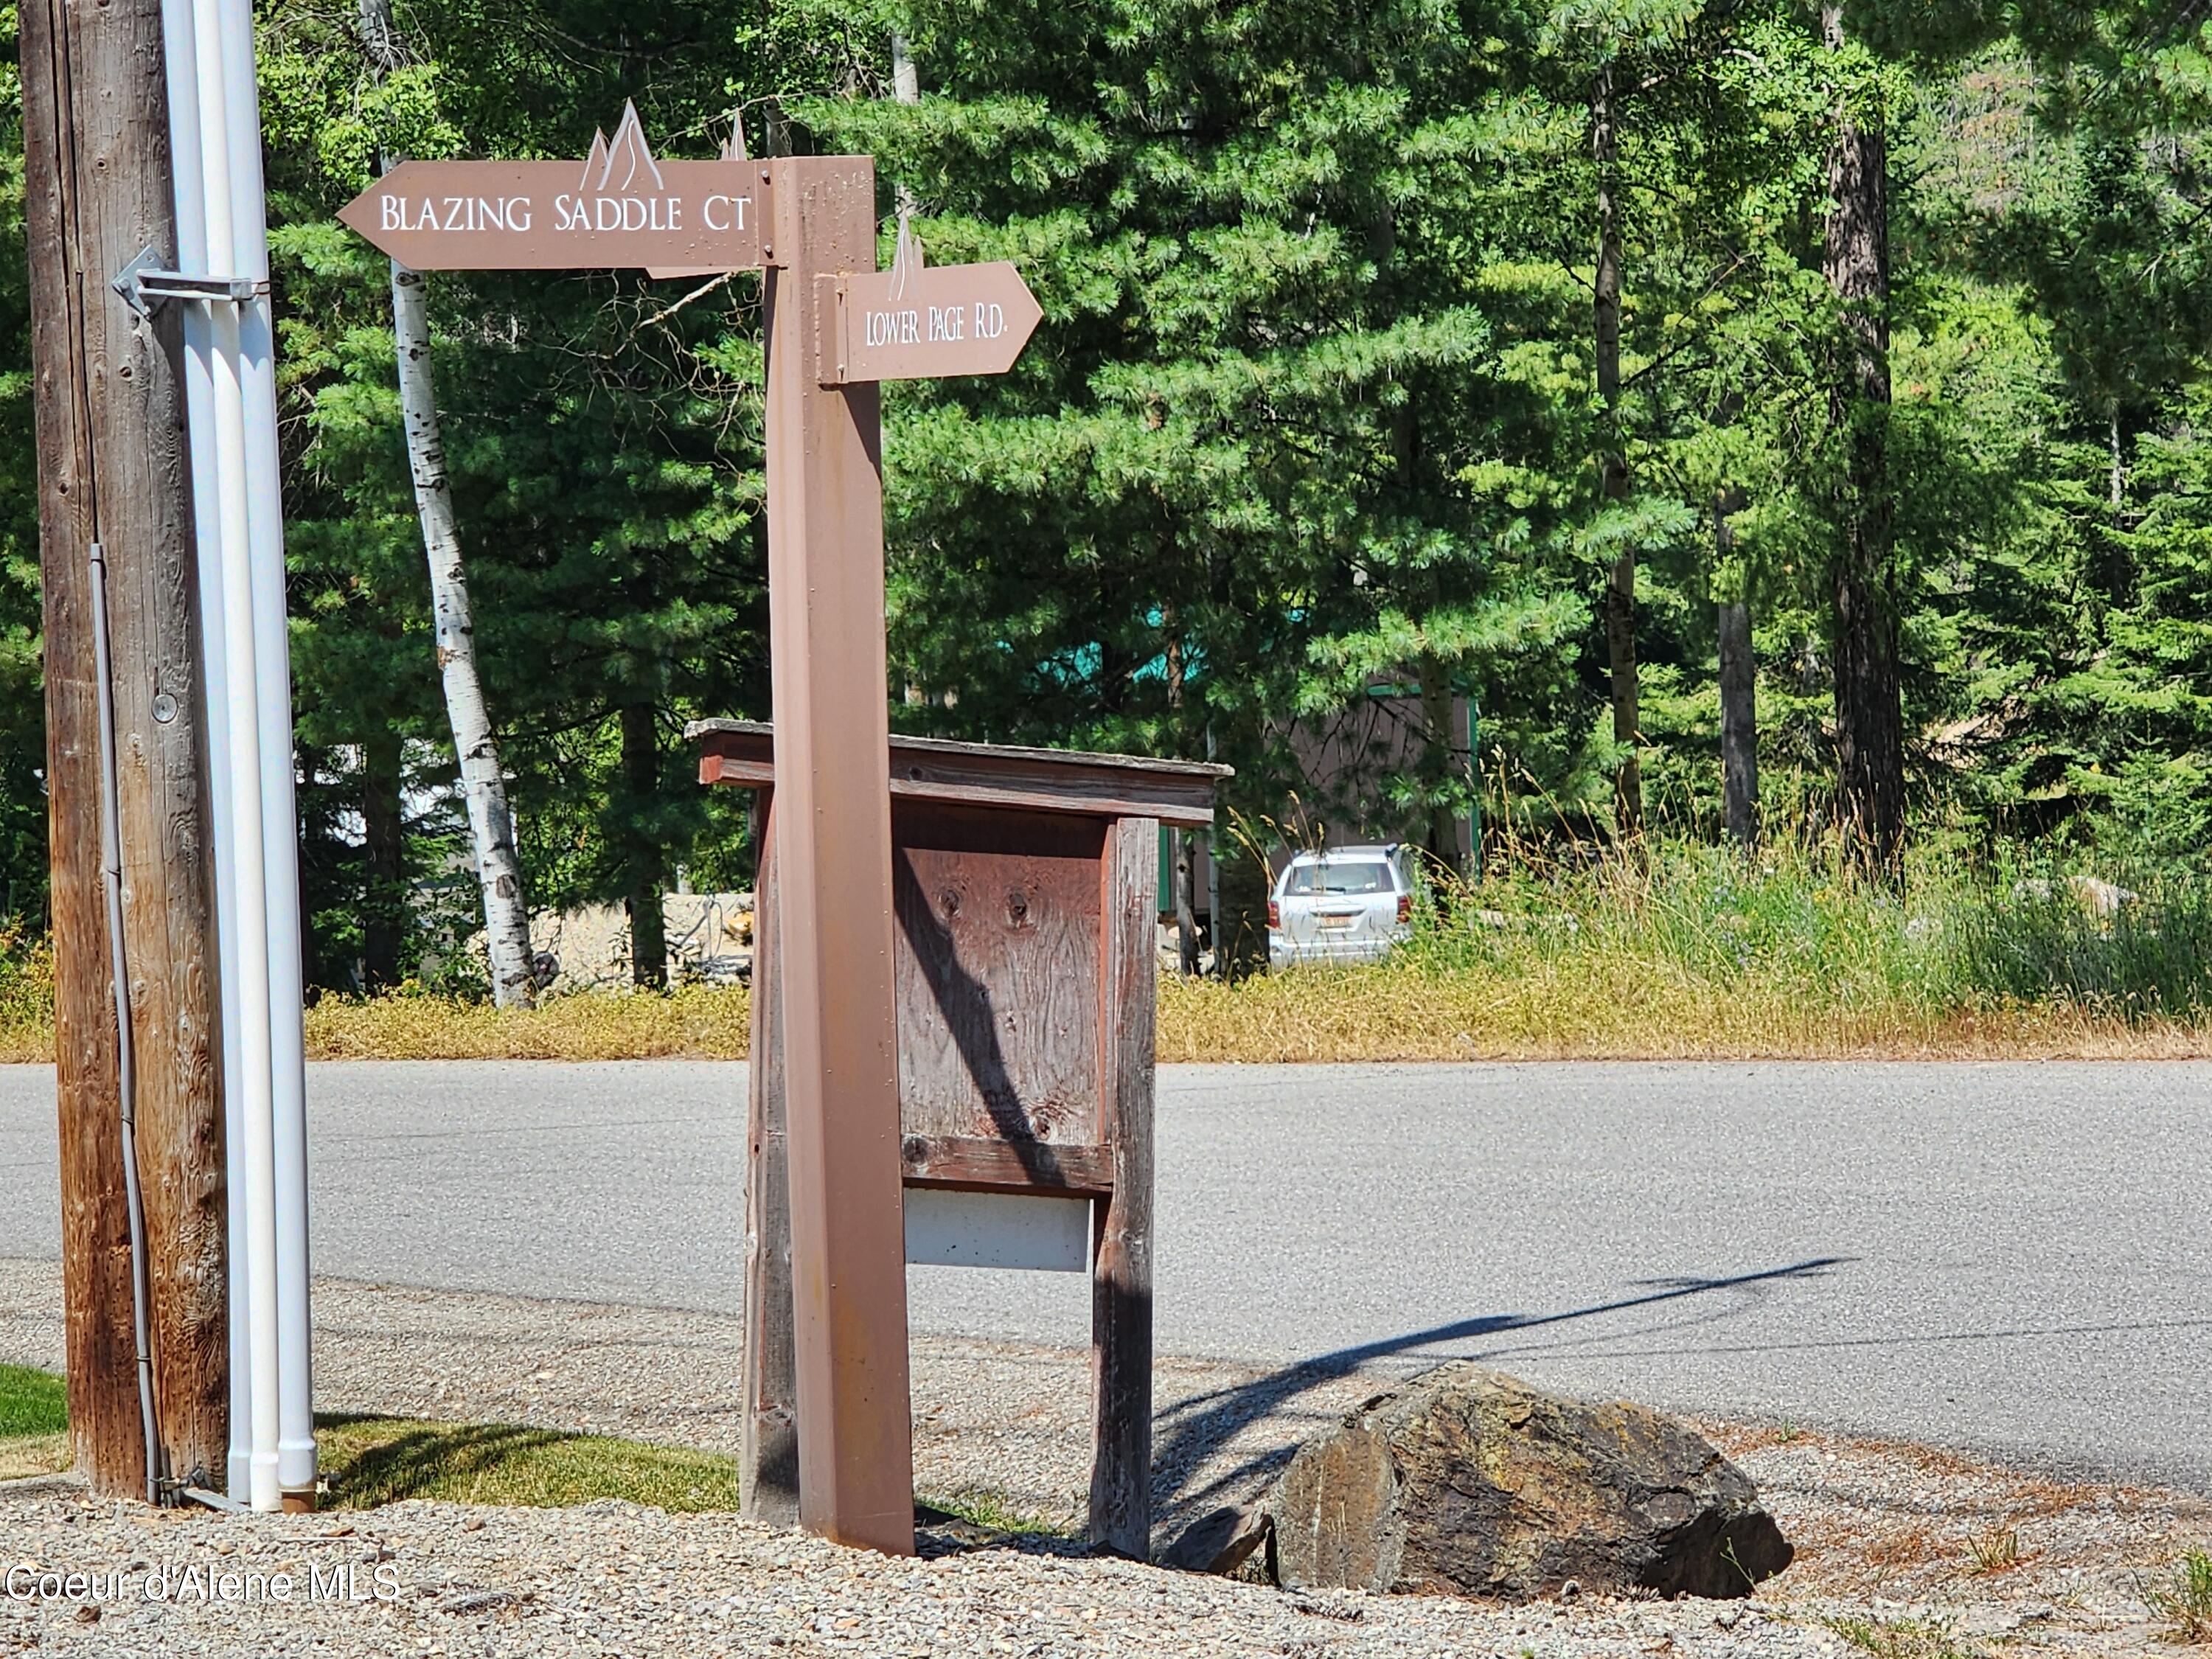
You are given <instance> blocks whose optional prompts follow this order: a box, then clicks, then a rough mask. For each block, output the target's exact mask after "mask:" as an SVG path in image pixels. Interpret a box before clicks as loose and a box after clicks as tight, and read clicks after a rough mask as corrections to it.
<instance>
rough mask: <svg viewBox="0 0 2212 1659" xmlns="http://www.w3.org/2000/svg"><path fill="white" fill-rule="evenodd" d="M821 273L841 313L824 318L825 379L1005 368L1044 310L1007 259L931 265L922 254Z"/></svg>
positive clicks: (837, 381)
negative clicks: (848, 271) (881, 265)
mask: <svg viewBox="0 0 2212 1659" xmlns="http://www.w3.org/2000/svg"><path fill="white" fill-rule="evenodd" d="M820 280H821V283H822V285H823V287H825V288H826V287H828V286H829V284H830V283H833V282H834V283H835V284H836V298H835V301H834V304H835V307H836V316H835V319H834V321H833V319H829V318H824V319H823V321H824V322H825V324H829V326H828V327H826V328H825V329H824V337H823V341H822V345H823V354H822V355H823V362H822V383H823V385H824V386H847V385H850V384H851V383H853V382H854V381H856V380H928V379H931V378H933V377H934V376H937V375H939V374H1005V373H1006V371H1007V370H1008V369H1010V368H1012V367H1013V366H1014V359H1015V358H1017V357H1018V356H1021V355H1022V348H1023V347H1024V345H1027V344H1028V343H1029V338H1030V335H1031V334H1032V333H1033V332H1035V331H1036V325H1037V322H1038V319H1041V318H1042V316H1043V315H1044V313H1043V312H1042V310H1041V309H1039V308H1038V306H1037V302H1036V296H1035V295H1032V294H1031V293H1030V290H1029V287H1028V284H1026V283H1024V282H1023V281H1022V276H1021V273H1020V272H1019V271H1018V270H1015V269H1014V268H1013V266H1012V265H1011V264H1007V263H1006V262H1005V261H1004V260H1000V261H999V262H997V263H995V264H987V265H929V266H927V267H925V266H923V265H922V264H921V259H920V258H918V257H917V258H914V259H912V260H910V261H905V260H902V261H901V262H900V263H898V264H894V265H893V266H892V267H891V269H890V270H874V271H866V272H855V273H854V274H853V275H851V276H839V277H835V278H830V277H823V278H822V279H820Z"/></svg>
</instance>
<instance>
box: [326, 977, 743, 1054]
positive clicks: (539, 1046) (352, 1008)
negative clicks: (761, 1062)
mask: <svg viewBox="0 0 2212 1659" xmlns="http://www.w3.org/2000/svg"><path fill="white" fill-rule="evenodd" d="M751 1006H752V1002H751V998H750V996H749V995H748V994H747V993H746V992H745V990H744V987H741V986H731V987H710V986H691V987H684V988H683V989H680V990H676V991H671V992H669V993H668V994H665V995H655V994H633V995H627V996H623V995H612V994H608V995H578V996H566V997H555V998H552V999H551V1000H549V1001H547V1002H546V1003H545V1004H544V1006H542V1007H538V1008H533V1009H529V1010H514V1011H504V1012H503V1011H501V1010H500V1009H496V1008H494V1007H492V1006H489V1004H485V1003H477V1002H464V1001H461V1000H458V999H454V998H447V997H434V996H393V997H378V998H358V997H325V998H324V999H323V1000H321V1001H319V1002H318V1003H317V1004H316V1005H315V1006H313V1008H310V1009H309V1010H308V1011H307V1053H308V1054H309V1056H310V1057H311V1058H313V1059H316V1060H672V1059H684V1060H743V1059H744V1057H745V1054H746V1052H747V1048H748V1036H749V1032H750V1024H749V1022H750V1018H751Z"/></svg>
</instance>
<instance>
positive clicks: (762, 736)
mask: <svg viewBox="0 0 2212 1659" xmlns="http://www.w3.org/2000/svg"><path fill="white" fill-rule="evenodd" d="M684 733H685V735H686V736H687V737H690V738H693V739H695V740H696V741H697V742H698V744H699V745H700V751H699V781H700V782H702V783H708V784H714V783H734V784H741V785H754V786H760V785H765V784H768V783H771V782H773V781H775V766H774V759H773V757H772V755H771V753H770V749H771V745H772V740H773V731H772V728H771V727H769V726H766V725H763V724H762V723H760V722H758V721H756V720H695V721H693V722H692V723H691V724H690V726H686V727H685V728H684ZM1231 772H1232V769H1231V768H1230V767H1226V766H1219V765H1216V764H1214V763H1212V762H1208V761H1164V760H1153V759H1151V758H1149V757H1145V756H1141V755H1104V754H1096V753H1092V752H1091V751H1089V750H1064V749H1022V748H1010V747H1003V746H1001V745H999V744H980V743H955V742H953V741H951V740H950V739H948V738H909V737H901V736H896V735H894V736H893V737H892V738H891V739H890V788H891V794H892V796H893V798H894V799H898V798H904V799H914V800H935V801H947V802H953V803H960V804H965V805H995V806H1005V807H1011V808H1014V809H1016V810H1025V811H1039V812H1073V813H1078V814H1080V815H1083V816H1085V817H1152V818H1154V819H1157V820H1158V821H1159V822H1161V823H1175V824H1182V825H1186V826H1195V827H1204V826H1206V825H1208V824H1211V823H1212V822H1213V787H1214V783H1215V781H1216V780H1217V779H1219V778H1224V777H1227V776H1230V775H1231Z"/></svg>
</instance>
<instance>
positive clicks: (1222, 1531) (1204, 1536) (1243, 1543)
mask: <svg viewBox="0 0 2212 1659" xmlns="http://www.w3.org/2000/svg"><path fill="white" fill-rule="evenodd" d="M1273 1524H1274V1523H1273V1522H1272V1521H1271V1520H1270V1519H1269V1518H1268V1516H1267V1510H1264V1509H1261V1508H1260V1507H1258V1506H1257V1505H1254V1506H1252V1507H1249V1508H1246V1509H1239V1508H1237V1506H1236V1505H1235V1504H1225V1505H1223V1506H1222V1507H1221V1508H1220V1509H1218V1510H1210V1511H1208V1512H1207V1513H1206V1514H1205V1515H1201V1516H1199V1517H1198V1519H1197V1520H1195V1521H1194V1522H1191V1523H1190V1525H1188V1527H1185V1528H1183V1529H1182V1533H1181V1534H1179V1535H1178V1536H1177V1537H1176V1541H1175V1542H1174V1543H1172V1544H1170V1545H1169V1546H1168V1547H1167V1548H1166V1550H1165V1551H1164V1552H1163V1553H1161V1556H1160V1565H1162V1566H1164V1567H1175V1568H1177V1569H1179V1570H1180V1571H1184V1572H1215V1573H1221V1574H1225V1575H1226V1574H1228V1573H1232V1572H1234V1571H1237V1568H1239V1567H1241V1566H1243V1565H1244V1563H1245V1562H1246V1561H1248V1560H1249V1559H1251V1557H1252V1553H1253V1552H1254V1551H1255V1550H1257V1549H1258V1548H1259V1547H1260V1546H1261V1545H1262V1544H1264V1543H1266V1542H1267V1534H1269V1532H1271V1531H1272V1530H1273Z"/></svg>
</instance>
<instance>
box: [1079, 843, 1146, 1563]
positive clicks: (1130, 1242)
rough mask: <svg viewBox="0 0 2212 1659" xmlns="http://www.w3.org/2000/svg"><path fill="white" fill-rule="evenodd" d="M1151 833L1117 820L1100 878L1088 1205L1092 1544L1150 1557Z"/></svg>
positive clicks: (1137, 1556)
mask: <svg viewBox="0 0 2212 1659" xmlns="http://www.w3.org/2000/svg"><path fill="white" fill-rule="evenodd" d="M1158 856H1159V826H1158V823H1156V822H1154V821H1153V820H1152V819H1150V818H1123V819H1121V820H1120V821H1119V822H1118V823H1115V825H1114V827H1113V833H1112V836H1111V838H1110V840H1109V843H1108V846H1107V848H1106V856H1105V859H1104V860H1103V868H1102V869H1101V871H1100V872H1099V874H1100V878H1101V887H1102V889H1103V904H1104V908H1105V915H1106V936H1105V939H1104V943H1103V951H1102V956H1103V975H1102V977H1103V981H1104V985H1105V995H1104V999H1103V1006H1102V1009H1101V1013H1100V1024H1101V1035H1100V1042H1099V1055H1100V1064H1099V1092H1100V1096H1101V1097H1102V1098H1103V1101H1104V1102H1105V1109H1106V1121H1105V1123H1104V1124H1103V1126H1102V1127H1103V1133H1104V1138H1105V1139H1107V1140H1109V1142H1110V1143H1111V1144H1112V1146H1113V1149H1114V1193H1113V1196H1112V1197H1111V1198H1109V1199H1107V1200H1103V1201H1100V1202H1097V1203H1096V1204H1094V1205H1093V1206H1092V1210H1093V1212H1094V1214H1095V1216H1096V1224H1095V1225H1096V1226H1097V1247H1096V1249H1093V1251H1092V1252H1091V1368H1092V1389H1093V1392H1092V1410H1093V1412H1094V1413H1096V1415H1095V1418H1094V1422H1093V1427H1092V1431H1091V1541H1092V1542H1094V1543H1096V1544H1098V1545H1100V1546H1103V1547H1105V1548H1107V1549H1110V1550H1112V1551H1114V1552H1115V1553H1117V1554H1121V1555H1126V1556H1128V1557H1131V1558H1132V1559H1135V1560H1139V1561H1141V1560H1144V1559H1147V1558H1148V1557H1149V1555H1150V1553H1151V1550H1152V1060H1153V1018H1154V1003H1155V1000H1156V994H1157V989H1158V972H1157V971H1156V969H1154V966H1153V962H1152V928H1153V917H1154V915H1155V914H1156V912H1157V908H1158V897H1157V893H1156V890H1157V889H1158V884H1159V866H1158Z"/></svg>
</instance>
